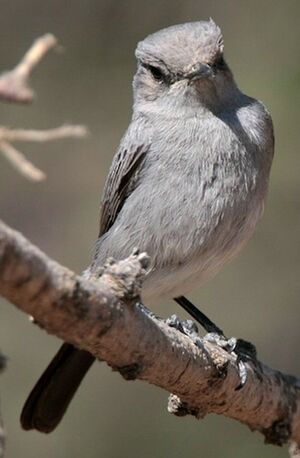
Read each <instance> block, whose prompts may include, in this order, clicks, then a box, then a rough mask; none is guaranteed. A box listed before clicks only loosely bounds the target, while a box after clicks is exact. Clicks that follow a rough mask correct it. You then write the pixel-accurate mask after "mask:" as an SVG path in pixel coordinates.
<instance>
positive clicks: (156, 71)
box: [144, 64, 165, 82]
mask: <svg viewBox="0 0 300 458" xmlns="http://www.w3.org/2000/svg"><path fill="white" fill-rule="evenodd" d="M144 67H145V68H147V70H149V71H150V72H151V75H152V76H153V78H154V79H155V80H156V81H159V82H163V81H164V80H165V74H164V73H163V71H162V70H161V69H160V68H159V67H155V66H154V65H149V64H145V65H144Z"/></svg>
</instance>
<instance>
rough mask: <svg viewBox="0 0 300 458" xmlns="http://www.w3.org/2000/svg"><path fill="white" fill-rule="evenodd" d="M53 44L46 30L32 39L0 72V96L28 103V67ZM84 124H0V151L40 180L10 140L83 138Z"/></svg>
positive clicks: (25, 173) (41, 175)
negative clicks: (7, 68)
mask: <svg viewBox="0 0 300 458" xmlns="http://www.w3.org/2000/svg"><path fill="white" fill-rule="evenodd" d="M56 45H57V39H56V38H55V37H54V35H51V34H46V35H43V36H42V37H40V38H38V39H37V40H35V42H34V43H33V45H32V46H31V48H30V49H29V51H27V53H26V54H25V56H24V57H23V59H22V60H21V62H20V63H19V64H18V65H17V66H16V67H15V68H14V69H13V70H11V71H8V72H5V73H3V74H2V75H0V100H2V101H6V102H7V101H9V102H15V103H29V102H32V100H33V97H34V92H33V90H32V89H31V88H30V87H29V84H28V80H29V77H30V75H31V73H32V70H33V69H34V68H35V67H36V65H37V64H38V63H39V62H40V61H41V59H42V58H43V57H44V56H45V55H46V54H47V53H48V52H49V51H50V49H52V48H54V47H55V46H56ZM87 133H88V131H87V128H86V127H84V126H72V125H65V126H61V127H57V128H55V129H49V130H24V129H8V128H6V127H1V126H0V152H1V153H2V155H3V156H4V157H5V158H6V159H7V160H8V161H9V162H10V163H11V164H12V165H13V167H14V168H15V169H16V170H17V171H18V172H19V173H21V174H22V175H23V176H25V177H26V178H27V179H28V180H31V181H42V180H44V179H45V178H46V174H45V173H44V172H43V171H42V170H40V169H39V168H37V167H36V166H35V165H34V164H32V162H30V161H29V160H28V159H27V158H26V157H25V156H24V154H23V153H22V152H20V151H18V150H17V149H16V148H15V147H14V146H13V145H12V144H11V142H15V141H31V142H47V141H51V140H60V139H63V138H83V137H85V136H86V135H87Z"/></svg>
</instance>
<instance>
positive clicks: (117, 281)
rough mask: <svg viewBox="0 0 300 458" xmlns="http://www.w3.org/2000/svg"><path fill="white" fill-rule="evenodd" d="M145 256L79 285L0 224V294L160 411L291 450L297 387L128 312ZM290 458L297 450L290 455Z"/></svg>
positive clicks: (297, 416)
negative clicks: (226, 422) (151, 398)
mask: <svg viewBox="0 0 300 458" xmlns="http://www.w3.org/2000/svg"><path fill="white" fill-rule="evenodd" d="M147 264H148V259H147V257H146V255H144V254H133V255H132V256H130V257H129V258H128V259H127V260H125V261H121V262H118V263H115V262H113V261H111V262H109V263H108V264H107V265H106V266H105V267H104V269H103V270H102V271H101V272H99V277H98V278H93V279H87V278H84V277H83V276H78V275H76V274H75V273H73V272H71V271H70V270H69V269H67V268H65V267H63V266H61V265H59V264H58V263H56V262H55V261H53V260H51V259H50V258H48V257H47V256H46V255H45V254H44V253H42V252H41V251H40V250H39V249H38V248H37V247H35V246H33V245H32V244H31V243H30V242H29V241H28V240H26V239H25V238H24V237H23V236H22V235H21V234H19V233H17V232H15V231H14V230H12V229H10V228H9V227H7V226H6V225H4V224H3V223H1V224H0V294H1V295H3V296H4V297H5V298H6V299H8V300H9V301H11V302H12V303H14V304H15V305H16V306H17V307H18V308H20V309H21V310H23V311H24V312H26V313H28V314H30V315H32V316H33V317H34V320H35V322H37V323H39V325H40V326H41V327H42V328H44V329H45V330H46V331H47V332H49V333H51V334H55V335H56V336H57V337H60V338H61V339H63V340H66V341H68V342H71V343H73V344H74V345H76V346H78V347H80V348H84V349H86V350H88V351H90V352H91V353H92V354H93V355H94V356H96V357H97V358H99V359H101V360H104V361H106V362H107V363H108V364H109V365H110V366H111V367H112V368H113V369H115V370H118V371H119V372H120V373H121V374H122V375H123V377H124V378H126V379H135V378H138V379H141V380H144V381H147V382H149V383H151V384H154V385H157V386H159V387H161V388H163V389H165V390H167V391H169V392H171V393H174V395H172V396H171V398H170V402H169V411H171V412H172V413H175V414H176V415H186V414H192V415H194V416H195V417H197V418H202V417H204V416H205V415H206V414H208V413H217V414H222V415H225V416H227V417H230V418H234V419H236V420H239V421H241V422H242V423H244V424H246V425H248V426H249V428H250V429H251V430H256V431H260V432H261V433H262V434H263V435H264V436H265V439H266V441H267V442H270V443H273V444H277V445H282V444H284V443H292V442H293V443H296V444H300V391H299V381H297V380H296V379H295V378H294V377H291V376H287V375H284V374H281V373H280V372H278V371H275V370H273V369H270V368H268V367H267V366H265V365H264V364H262V363H260V362H258V361H257V360H255V359H254V360H253V361H249V362H247V363H245V364H246V366H247V371H248V379H247V382H246V385H245V386H244V387H243V388H242V389H240V390H237V389H236V388H237V387H238V385H239V376H238V361H237V358H236V356H235V355H234V354H233V353H228V352H227V351H225V350H224V349H222V348H220V347H219V346H217V345H216V344H214V343H212V342H210V341H208V340H205V339H200V338H199V337H198V336H197V335H195V334H193V335H192V333H191V334H190V335H189V336H188V335H185V333H184V332H179V331H178V330H177V329H175V328H174V327H171V326H169V325H168V324H167V323H166V322H164V321H163V320H160V319H158V318H156V317H154V316H149V315H147V314H145V313H144V312H143V310H142V309H141V308H140V307H139V306H137V302H138V300H139V292H140V288H141V284H142V280H143V277H144V275H145V269H146V268H147ZM290 450H291V454H292V453H294V455H293V456H297V455H296V454H295V453H296V452H295V450H297V447H296V446H295V445H293V447H291V449H290Z"/></svg>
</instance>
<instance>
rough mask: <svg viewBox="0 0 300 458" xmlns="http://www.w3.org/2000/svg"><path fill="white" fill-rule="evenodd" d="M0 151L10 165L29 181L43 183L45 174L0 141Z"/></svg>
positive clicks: (22, 155)
mask: <svg viewBox="0 0 300 458" xmlns="http://www.w3.org/2000/svg"><path fill="white" fill-rule="evenodd" d="M0 151H1V153H2V155H3V156H4V157H5V158H6V159H7V160H8V161H9V162H10V163H11V165H12V166H13V167H14V168H15V169H16V170H17V171H18V172H19V173H21V175H23V176H24V177H25V178H27V179H28V180H30V181H43V180H45V178H46V174H45V173H44V172H43V171H42V170H40V169H38V168H37V167H36V166H35V165H34V164H33V163H32V162H30V161H28V159H26V157H25V156H24V154H23V153H21V152H20V151H18V150H17V149H16V148H15V147H14V146H12V145H11V144H10V143H7V142H5V141H3V140H2V141H0Z"/></svg>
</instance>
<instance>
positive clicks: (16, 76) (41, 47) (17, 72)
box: [0, 34, 57, 103]
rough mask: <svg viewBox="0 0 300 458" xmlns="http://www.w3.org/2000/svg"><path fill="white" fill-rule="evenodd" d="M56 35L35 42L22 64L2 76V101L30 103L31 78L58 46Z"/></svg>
mask: <svg viewBox="0 0 300 458" xmlns="http://www.w3.org/2000/svg"><path fill="white" fill-rule="evenodd" d="M56 44H57V40H56V38H55V37H54V35H51V34H46V35H43V36H42V37H40V38H38V39H37V40H35V41H34V43H33V44H32V46H31V48H30V49H29V50H28V51H27V52H26V54H25V56H24V57H23V59H22V60H21V62H20V63H19V64H18V65H17V66H16V67H15V68H14V69H13V70H10V71H7V72H4V73H2V75H0V100H3V101H6V102H14V103H29V102H32V100H33V98H34V91H33V90H32V89H31V87H30V86H29V82H28V80H29V76H30V75H31V73H32V70H33V69H34V68H35V67H36V65H37V64H38V63H39V62H40V61H41V59H42V58H43V57H44V56H45V55H46V54H47V53H48V52H49V51H50V49H52V48H54V46H56Z"/></svg>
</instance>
